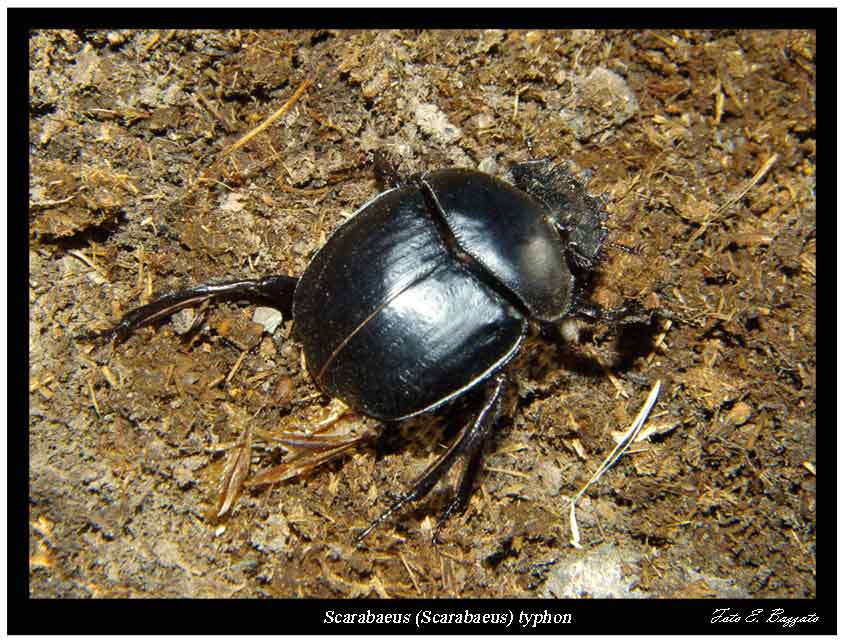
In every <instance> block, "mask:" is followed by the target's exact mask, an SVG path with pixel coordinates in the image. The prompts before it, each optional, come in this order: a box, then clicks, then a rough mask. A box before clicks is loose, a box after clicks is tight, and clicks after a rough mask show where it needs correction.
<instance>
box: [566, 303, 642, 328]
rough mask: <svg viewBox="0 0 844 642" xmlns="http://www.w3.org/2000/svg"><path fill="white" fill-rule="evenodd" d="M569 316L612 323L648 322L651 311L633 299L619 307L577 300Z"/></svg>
mask: <svg viewBox="0 0 844 642" xmlns="http://www.w3.org/2000/svg"><path fill="white" fill-rule="evenodd" d="M569 316H573V317H578V318H581V319H587V320H589V321H593V322H594V321H604V322H607V323H614V324H628V323H650V322H651V317H652V316H653V312H652V311H650V310H647V309H646V308H644V307H643V306H642V304H640V303H639V302H638V301H635V300H630V301H627V302H626V303H625V304H624V305H623V306H621V307H620V308H603V307H601V306H600V305H598V304H596V303H592V302H584V301H577V302H575V303H574V304H573V305H572V310H571V312H570V313H569Z"/></svg>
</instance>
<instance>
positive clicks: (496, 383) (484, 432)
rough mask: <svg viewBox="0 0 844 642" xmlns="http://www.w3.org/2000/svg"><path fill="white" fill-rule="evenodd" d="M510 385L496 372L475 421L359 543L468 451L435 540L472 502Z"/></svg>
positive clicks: (422, 491)
mask: <svg viewBox="0 0 844 642" xmlns="http://www.w3.org/2000/svg"><path fill="white" fill-rule="evenodd" d="M505 385H506V378H505V376H504V375H503V374H498V375H497V376H495V377H494V378H493V379H492V380H491V381H490V382H489V383H488V384H487V388H486V394H485V396H484V403H483V406H482V407H481V409H480V411H479V412H478V414H477V416H476V417H475V419H474V421H472V422H471V423H467V424H466V425H465V426H464V427H463V429H462V430H461V431H460V434H458V435H457V437H456V438H455V440H454V442H453V443H452V444H451V446H450V447H449V449H448V450H447V451H446V452H445V453H443V454H442V455H441V456H440V457H439V459H437V460H436V461H434V462H433V463H432V464H431V465H430V466H429V467H428V468H427V469H426V470H425V472H423V473H422V474H421V475H420V476H419V478H418V479H417V480H416V481H415V482H414V483H413V487H412V488H411V490H410V491H409V492H408V493H406V494H404V495H402V496H401V497H399V498H398V499H397V500H396V502H395V503H394V504H393V505H392V506H390V507H389V508H388V509H387V510H385V511H384V512H383V513H381V514H380V515H379V516H378V517H377V518H376V519H375V520H374V521H373V522H372V523H371V524H370V525H369V527H367V528H366V529H365V530H364V531H363V532H362V533H360V534H359V535H358V536H357V537H356V538H355V543H359V542H361V541H362V540H363V539H364V538H366V536H367V535H369V534H370V533H371V532H372V531H373V530H375V528H376V527H378V525H379V524H381V523H382V522H383V521H384V520H386V519H387V518H389V517H390V516H391V515H394V514H395V513H396V512H398V511H399V510H401V508H403V507H404V506H405V505H406V504H408V503H410V502H412V501H415V500H417V499H421V498H422V497H424V496H425V495H427V494H428V493H429V492H430V491H431V489H432V488H433V487H434V486H435V485H436V483H437V482H438V481H439V480H440V479H442V477H443V476H444V475H445V474H446V473H447V472H448V471H449V470H450V469H451V467H452V466H453V465H454V462H455V461H456V460H457V458H458V457H459V456H460V455H465V457H466V466H465V468H464V470H463V474H462V475H461V478H460V485H459V487H458V490H457V493H456V494H455V496H454V499H453V500H452V501H451V502H450V503H449V505H448V506H447V507H446V509H445V512H444V513H443V515H442V517H441V518H440V520H439V522H438V523H437V528H436V531H435V533H434V538H433V539H434V542H436V540H437V535H438V534H439V532H440V529H441V528H442V526H443V525H444V524H445V522H446V520H448V518H449V517H451V515H453V514H455V513H459V512H462V511H463V510H465V509H466V506H467V505H468V503H469V498H470V496H471V494H472V487H473V484H474V481H475V478H476V477H477V474H478V471H479V470H480V463H481V453H482V452H483V446H484V443H485V442H486V439H487V437H488V436H489V433H490V431H491V430H492V427H493V426H494V425H495V420H496V419H497V417H498V406H499V403H500V401H501V395H502V392H503V390H504V387H505Z"/></svg>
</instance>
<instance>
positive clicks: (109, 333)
mask: <svg viewBox="0 0 844 642" xmlns="http://www.w3.org/2000/svg"><path fill="white" fill-rule="evenodd" d="M298 282H299V279H297V278H295V277H292V276H284V275H271V276H267V277H264V278H261V279H243V280H239V281H227V282H224V283H204V284H201V285H196V286H194V287H192V288H188V289H186V290H179V291H178V292H171V293H170V294H165V295H164V296H162V297H161V298H159V299H156V300H155V301H153V302H152V303H147V304H146V305H142V306H140V307H138V308H135V309H134V310H130V311H129V312H127V313H126V314H125V315H124V316H123V318H122V319H121V320H120V321H119V322H118V323H117V324H116V325H115V326H113V327H112V328H109V329H108V330H105V331H103V332H93V333H89V334H86V335H83V336H81V337H80V339H81V340H83V341H92V340H97V339H111V338H112V337H116V338H117V340H118V341H124V340H125V339H126V338H127V337H128V336H129V335H130V334H132V332H134V331H135V330H137V329H138V328H140V327H142V326H145V325H148V324H150V323H153V322H154V321H157V320H159V319H163V318H165V317H168V316H170V315H172V314H174V313H176V312H178V311H179V310H181V309H182V308H186V307H189V306H191V305H196V304H197V303H202V302H203V301H208V300H212V299H216V300H220V299H237V298H244V299H263V300H266V301H267V302H269V303H270V304H272V306H273V307H275V308H277V309H279V310H280V311H281V313H282V314H283V315H284V316H285V317H288V318H289V317H290V314H291V310H292V307H293V292H294V290H295V289H296V284H297V283H298Z"/></svg>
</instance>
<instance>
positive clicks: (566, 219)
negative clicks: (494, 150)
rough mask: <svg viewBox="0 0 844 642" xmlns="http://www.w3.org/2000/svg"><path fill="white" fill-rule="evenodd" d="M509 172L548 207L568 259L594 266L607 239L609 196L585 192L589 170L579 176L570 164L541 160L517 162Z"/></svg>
mask: <svg viewBox="0 0 844 642" xmlns="http://www.w3.org/2000/svg"><path fill="white" fill-rule="evenodd" d="M510 175H511V177H512V179H513V182H514V183H515V184H516V185H517V186H518V187H519V188H520V189H522V190H524V191H525V192H527V193H528V194H530V195H531V196H532V197H533V198H535V199H536V200H538V201H539V202H540V203H542V204H543V205H544V206H545V209H546V210H547V212H548V214H547V216H548V220H549V222H550V223H551V224H552V225H553V226H554V227H555V228H557V230H558V231H559V232H560V235H561V237H562V238H563V241H565V243H566V255H567V258H568V259H569V262H570V263H574V264H575V266H577V267H578V268H581V269H591V268H593V267H594V266H595V265H596V264H597V263H598V261H599V260H600V259H601V257H602V249H603V245H604V241H605V240H606V238H607V228H606V227H604V221H606V220H607V212H606V210H605V209H604V206H605V205H606V198H604V197H594V196H590V195H589V193H588V192H587V191H586V182H587V181H588V179H589V176H590V173H589V172H583V173H582V174H580V175H579V176H578V175H577V174H575V173H574V171H573V169H572V166H571V164H570V163H566V164H563V165H554V164H552V163H551V162H550V161H549V160H538V161H531V162H528V163H519V164H518V165H514V166H513V167H512V168H511V169H510Z"/></svg>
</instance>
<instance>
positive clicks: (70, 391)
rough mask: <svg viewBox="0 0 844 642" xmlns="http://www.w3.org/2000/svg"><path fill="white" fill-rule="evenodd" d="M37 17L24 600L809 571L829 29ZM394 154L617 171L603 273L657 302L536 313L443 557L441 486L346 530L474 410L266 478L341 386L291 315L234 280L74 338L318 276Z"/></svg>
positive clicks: (615, 587)
mask: <svg viewBox="0 0 844 642" xmlns="http://www.w3.org/2000/svg"><path fill="white" fill-rule="evenodd" d="M29 42H30V85H29V86H30V132H29V134H30V140H31V147H30V150H31V152H30V172H31V183H30V218H29V229H30V236H31V242H30V248H29V269H30V275H29V297H30V298H29V301H30V323H29V359H30V388H29V403H30V420H29V452H30V474H29V506H30V535H31V538H30V564H29V566H30V589H31V595H32V596H36V597H85V596H94V597H125V596H137V597H140V596H160V597H172V596H197V597H199V596H202V597H229V596H236V597H250V596H271V597H290V596H307V597H352V596H360V597H378V596H382V597H387V596H390V597H400V596H405V597H420V596H422V597H438V596H465V597H534V596H535V597H585V596H592V597H606V596H616V597H621V596H624V597H725V596H733V597H789V598H795V597H814V596H815V568H816V556H815V538H816V529H815V459H816V445H815V444H816V442H815V426H816V401H815V380H816V359H815V350H816V347H815V321H816V312H815V264H816V250H815V243H816V239H815V222H816V206H815V138H816V137H815V34H814V33H813V32H801V31H773V32H772V31H738V32H736V31H720V32H716V31H672V32H640V31H634V32H622V31H613V32H605V31H591V30H581V31H570V32H550V31H527V32H525V31H513V32H505V31H494V30H489V31H377V32H358V31H315V32H310V31H308V32H299V31H296V32H277V31H258V32H254V31H223V32H218V31H181V30H175V31H160V32H159V31H109V32H106V31H40V32H34V33H32V34H31V36H30V41H29ZM303 84H304V87H303ZM286 104H287V109H286V110H283V113H281V115H280V116H279V117H277V118H276V119H275V120H272V121H271V122H270V124H269V126H267V127H265V128H263V129H260V130H259V131H257V132H254V130H256V128H258V127H259V125H261V124H262V123H264V122H265V121H266V120H267V119H268V118H270V117H271V116H272V115H274V114H275V112H277V110H279V109H281V108H282V107H283V106H284V105H286ZM249 132H253V133H254V135H253V136H252V137H251V138H249V139H248V140H247V141H246V142H245V143H243V144H239V145H236V144H235V143H237V142H238V141H239V140H240V139H241V137H243V136H244V135H245V134H247V133H249ZM380 149H383V150H386V151H387V152H389V153H390V154H391V155H392V156H393V157H394V158H396V159H398V160H400V162H401V169H402V170H403V171H404V172H407V173H413V172H417V171H421V170H424V169H433V168H440V167H444V166H459V167H473V168H479V169H481V170H483V171H486V172H489V173H493V174H497V175H499V176H504V174H505V173H506V170H507V168H508V166H509V165H510V164H511V163H513V162H518V161H523V160H527V159H530V158H545V157H550V158H552V159H554V160H555V161H558V162H563V161H568V160H571V161H573V162H574V164H575V166H576V167H577V168H578V169H579V170H591V172H592V175H591V179H590V183H589V189H590V191H591V192H592V193H593V194H606V195H607V196H608V204H607V209H608V211H609V212H610V213H611V217H610V219H609V221H608V223H607V225H608V227H609V228H610V230H611V232H610V234H611V236H610V239H611V240H612V241H615V242H617V243H621V244H627V245H630V246H641V248H642V253H641V254H640V255H636V254H629V253H626V252H624V251H622V250H620V249H618V248H613V247H610V248H609V252H608V254H609V256H608V258H607V260H606V261H605V263H604V264H603V265H602V269H601V272H600V276H599V278H598V279H597V281H596V283H595V284H594V287H593V290H592V298H593V299H594V300H596V301H597V302H599V303H601V304H603V305H606V306H610V307H612V306H618V305H621V304H622V303H623V302H624V300H625V299H635V300H637V301H639V302H640V303H641V304H642V305H644V306H645V307H647V308H648V309H650V310H653V312H654V316H653V320H652V322H651V323H650V324H649V325H638V326H629V327H627V328H625V329H624V330H621V329H619V328H616V327H613V326H612V325H608V324H604V323H602V324H597V325H589V324H586V323H583V324H582V325H581V327H580V328H579V340H578V342H577V343H576V344H568V345H566V344H565V343H564V342H562V341H556V342H554V341H547V340H545V339H543V338H542V337H539V336H535V337H533V338H531V340H530V341H529V344H528V345H527V347H526V349H525V350H524V351H523V353H522V355H521V356H520V358H519V359H518V360H517V362H515V363H514V364H512V366H511V371H512V372H513V373H514V375H515V376H516V380H517V382H518V386H516V387H515V388H514V390H513V391H512V393H511V395H510V396H509V397H508V399H507V401H506V403H505V406H506V413H505V415H506V416H505V417H504V419H503V420H502V421H501V423H500V426H499V430H498V431H497V433H496V437H495V438H494V439H493V440H492V443H490V444H489V445H488V447H487V450H486V456H485V459H484V468H483V470H482V472H481V475H480V479H479V482H478V487H477V488H476V490H475V492H474V495H473V497H472V501H471V503H470V506H469V508H468V510H467V511H466V513H465V514H463V515H462V516H458V517H454V518H452V519H451V520H450V521H449V522H448V524H447V526H446V527H445V529H444V530H443V532H442V543H441V544H440V545H439V546H436V547H435V546H433V545H432V544H431V542H430V539H431V530H432V528H433V526H434V524H435V522H436V517H437V515H438V514H439V512H440V511H441V510H442V509H443V507H444V506H445V504H446V502H447V501H448V499H449V497H450V490H449V486H448V484H441V485H440V487H438V488H437V489H435V491H434V492H433V493H432V494H431V495H430V496H429V497H428V498H426V499H425V500H423V501H421V502H419V503H418V504H417V505H415V506H413V507H411V508H409V509H407V510H405V511H403V512H402V513H400V514H399V515H396V516H394V517H392V518H390V519H389V520H388V521H387V522H386V523H385V524H383V525H382V526H381V527H380V528H378V529H377V530H376V531H375V532H374V533H373V534H372V536H371V537H370V538H368V539H367V540H366V541H365V542H364V544H363V545H362V546H360V547H356V546H355V545H354V543H353V538H354V535H355V534H356V533H357V532H358V531H359V529H361V528H363V527H365V526H366V525H367V524H368V523H369V521H370V520H372V519H373V518H374V517H376V516H377V515H378V514H379V513H380V511H381V510H383V508H385V507H386V506H387V503H388V497H389V493H390V492H393V493H398V492H400V491H402V490H403V489H405V488H407V487H408V486H409V484H410V483H411V482H412V481H413V479H414V478H415V477H416V476H417V475H418V474H419V473H420V472H421V471H422V470H423V469H424V468H425V466H426V465H427V464H428V463H429V462H430V461H432V460H433V458H434V457H436V455H437V454H438V453H439V452H441V450H442V448H443V447H444V446H445V444H447V443H448V440H449V438H450V436H451V435H452V434H453V432H454V428H455V427H456V426H455V424H456V423H458V424H459V421H461V420H463V419H464V418H465V415H466V408H465V407H464V406H465V404H457V407H455V408H450V409H448V411H446V412H442V413H439V414H438V415H437V416H436V417H423V418H420V419H418V420H414V421H413V422H411V423H409V424H405V425H403V426H401V427H398V428H396V427H392V428H390V429H388V430H386V431H385V432H384V433H383V435H382V437H381V438H379V439H378V440H377V441H376V442H375V443H374V444H370V445H364V446H361V447H360V448H358V449H356V450H354V451H353V452H351V453H349V454H348V455H347V456H346V457H344V458H341V459H338V460H335V461H333V462H330V463H328V464H325V465H323V466H321V467H319V468H317V469H315V470H313V471H311V472H309V473H308V474H307V475H305V476H303V477H297V478H294V479H291V480H287V481H283V482H280V483H276V484H272V485H264V486H257V485H249V480H254V479H255V475H256V474H257V473H258V472H259V471H262V470H265V469H267V468H270V467H272V466H274V465H276V464H278V463H279V462H282V461H284V460H285V459H284V458H285V457H289V456H290V453H286V451H285V449H284V448H283V447H282V445H281V444H280V442H279V441H278V440H279V435H280V434H281V433H283V432H284V431H291V430H297V429H298V430H301V429H302V427H303V426H307V425H309V424H313V423H314V422H316V421H318V420H319V419H320V417H324V416H325V415H326V414H327V413H330V411H331V410H332V405H331V402H330V400H329V399H327V398H325V397H324V396H322V395H321V394H320V393H319V391H318V390H317V389H316V388H315V387H314V385H313V383H312V382H311V381H310V380H309V378H308V376H307V375H306V374H305V372H304V371H303V369H302V363H301V357H300V347H299V345H298V344H297V343H296V342H295V340H294V339H293V338H292V337H291V336H290V335H291V327H290V326H291V324H290V322H289V320H288V319H285V321H284V322H283V323H282V324H281V325H279V326H278V328H277V329H276V330H275V332H274V333H273V334H272V335H271V336H270V335H269V334H268V333H267V332H266V331H265V329H264V327H263V326H261V325H258V324H256V323H255V322H253V313H254V310H255V307H254V306H250V305H246V304H245V303H238V302H233V303H225V304H221V305H219V306H212V307H210V308H208V309H207V310H203V311H199V310H197V311H195V312H197V313H198V315H199V316H198V317H197V318H195V319H194V318H193V317H192V313H182V314H181V315H180V316H179V317H178V318H176V319H174V320H173V321H165V322H163V323H161V324H159V325H157V326H154V327H152V328H145V329H143V330H142V331H139V332H138V333H136V334H135V335H133V336H132V337H130V338H129V339H128V340H127V341H125V342H124V343H122V344H120V345H116V346H115V345H112V344H105V345H90V344H86V343H84V342H81V341H79V340H78V339H77V337H78V336H79V335H81V334H83V333H85V332H88V331H91V330H102V329H105V328H107V327H108V326H109V325H110V324H111V323H113V322H115V321H116V320H118V319H119V318H120V316H121V315H122V314H123V313H124V312H126V311H127V310H129V309H131V308H132V307H135V306H137V305H140V304H141V303H143V302H146V301H148V300H150V299H151V298H154V296H155V295H157V294H160V293H163V292H166V291H170V290H174V289H178V288H180V287H184V286H186V285H189V284H193V283H197V282H203V281H214V280H221V279H225V278H232V277H257V276H260V275H265V274H270V273H283V274H299V273H301V272H302V271H303V270H304V269H305V267H306V265H307V264H308V261H309V258H310V257H311V256H312V255H313V253H314V252H315V251H316V250H317V249H318V248H319V247H320V246H321V245H322V243H323V242H324V241H325V239H326V238H327V236H328V235H329V234H330V233H331V232H332V230H334V229H335V228H336V227H337V226H338V225H340V224H341V223H342V222H343V221H344V219H345V218H347V217H348V216H349V215H350V214H351V213H352V212H354V211H355V210H356V209H357V207H358V206H359V205H361V204H362V203H364V202H365V201H366V200H368V198H370V197H371V196H372V195H373V194H374V193H376V191H377V186H376V183H375V180H374V177H373V174H372V157H373V153H374V152H375V151H376V150H380ZM192 319H193V320H192ZM657 380H661V382H662V393H661V395H660V398H659V401H658V403H657V405H656V407H655V408H654V411H653V412H652V414H651V418H650V420H649V423H648V426H650V427H651V428H653V429H654V431H653V433H652V434H651V437H650V439H648V440H644V441H641V442H638V443H636V444H634V445H633V446H632V448H631V451H630V452H629V453H628V454H627V455H625V456H624V457H623V458H622V459H621V460H620V461H619V462H618V463H617V464H616V465H615V467H614V468H612V469H611V470H610V471H609V472H608V473H606V474H605V475H604V476H603V477H602V478H601V479H600V481H598V482H597V483H596V484H595V485H593V486H592V487H591V488H590V489H589V491H588V492H587V493H586V495H585V496H584V497H583V498H582V499H581V500H580V503H579V504H578V509H577V510H578V512H577V517H578V524H579V528H580V535H581V541H582V546H583V548H582V549H578V548H575V547H573V546H571V544H570V539H571V531H570V524H569V519H568V511H567V498H569V497H571V496H572V495H574V494H575V493H576V492H577V491H578V490H579V489H580V488H581V487H582V486H583V484H584V483H585V482H586V481H587V480H588V479H589V477H590V476H591V475H592V473H593V472H594V471H595V469H596V468H597V467H598V466H599V464H600V462H601V461H602V460H603V459H604V457H605V456H606V455H607V454H608V453H609V452H610V451H611V450H612V448H613V447H614V446H615V443H616V442H615V441H614V440H613V433H617V432H619V431H623V430H625V429H626V428H627V427H628V426H629V425H630V423H631V421H632V420H633V418H634V417H635V416H636V414H637V412H638V411H639V408H640V407H641V406H642V404H643V402H644V400H645V398H646V396H647V394H648V392H649V390H650V389H651V387H652V386H653V384H654V383H655V382H656V381H657ZM338 426H339V427H338V429H343V430H348V431H362V430H364V429H366V428H370V429H371V428H374V427H376V424H375V422H373V421H372V420H369V419H363V418H361V417H355V416H347V417H345V418H344V419H342V420H341V421H340V422H339V424H338ZM247 432H250V433H251V436H252V447H251V452H250V451H249V450H248V449H245V448H244V447H243V445H242V444H243V441H244V436H245V435H246V434H247ZM250 460H251V461H250ZM244 477H245V478H246V485H245V486H243V488H242V489H241V492H240V493H239V494H235V493H234V492H233V491H234V490H236V489H237V488H239V487H240V483H239V482H241V481H243V478H244ZM454 481H455V480H454V478H453V477H450V478H449V482H450V483H452V484H453V483H454ZM226 483H227V484H228V488H229V490H230V491H231V492H226V491H222V490H221V489H222V488H223V487H225V486H226ZM221 497H224V498H225V500H226V501H230V502H231V508H230V510H229V512H228V514H226V515H225V516H223V517H221V518H217V517H216V516H215V513H216V512H217V511H218V509H219V507H220V502H221Z"/></svg>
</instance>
